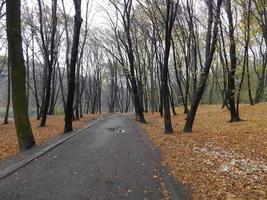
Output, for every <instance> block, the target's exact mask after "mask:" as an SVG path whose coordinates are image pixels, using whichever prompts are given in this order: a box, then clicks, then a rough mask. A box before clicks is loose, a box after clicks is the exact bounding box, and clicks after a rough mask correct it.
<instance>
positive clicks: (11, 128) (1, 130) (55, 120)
mask: <svg viewBox="0 0 267 200" xmlns="http://www.w3.org/2000/svg"><path fill="white" fill-rule="evenodd" d="M98 116H99V115H97V114H96V115H84V118H81V119H80V120H75V121H74V123H73V127H74V128H75V129H76V128H81V127H82V126H83V125H85V122H87V121H89V120H92V119H95V118H97V117H98ZM47 117H48V118H47V125H46V127H42V128H40V127H39V125H40V121H37V120H36V119H35V118H31V119H30V121H31V125H32V130H33V136H34V139H35V141H36V143H37V144H42V143H45V142H46V141H47V140H49V139H51V138H53V137H56V136H58V135H60V134H62V133H63V130H64V116H63V115H49V116H47ZM18 151H19V149H18V143H17V137H16V131H15V125H14V122H10V123H9V124H7V125H2V124H1V125H0V160H2V159H5V158H8V157H10V156H12V155H15V154H16V153H18Z"/></svg>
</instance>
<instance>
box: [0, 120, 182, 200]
mask: <svg viewBox="0 0 267 200" xmlns="http://www.w3.org/2000/svg"><path fill="white" fill-rule="evenodd" d="M166 191H168V192H166ZM166 193H169V197H170V198H169V199H174V200H178V199H186V197H185V195H184V192H183V189H182V186H179V185H177V184H175V183H174V181H173V178H172V177H170V176H169V175H168V173H167V172H166V170H165V169H164V168H163V167H162V166H161V165H160V158H159V153H158V152H157V151H156V150H155V149H154V148H153V145H151V143H150V142H149V140H148V139H147V138H146V136H145V135H144V133H143V131H142V130H141V129H140V128H139V127H138V126H137V125H136V124H135V123H134V122H133V121H131V120H130V119H129V118H128V117H127V116H124V115H112V116H108V117H104V118H103V119H101V120H99V121H98V122H96V123H95V124H94V125H93V126H91V127H90V128H88V129H86V130H83V131H82V132H81V133H79V134H77V135H76V136H75V137H73V138H71V139H69V140H68V141H66V142H65V143H63V144H61V145H59V146H57V147H55V148H53V149H51V150H50V151H48V152H47V153H45V154H44V155H42V156H40V157H38V158H37V159H35V160H33V161H32V162H30V163H28V164H27V165H26V166H24V167H22V168H20V169H18V170H16V171H15V172H14V173H12V174H10V175H9V176H7V177H5V178H3V179H1V180H0V199H8V200H10V199H20V200H23V199H25V200H39V199H44V200H53V199H55V200H57V199H58V200H69V199H73V200H76V199H77V200H79V199H81V200H83V199H89V200H125V199H132V200H160V199H168V198H167V197H168V195H166Z"/></svg>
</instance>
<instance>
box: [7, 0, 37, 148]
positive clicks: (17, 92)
mask: <svg viewBox="0 0 267 200" xmlns="http://www.w3.org/2000/svg"><path fill="white" fill-rule="evenodd" d="M20 13H21V11H20V0H8V1H7V2H6V14H7V16H6V25H7V40H8V60H9V65H10V66H11V80H12V100H13V112H14V119H15V126H16V131H17V137H18V142H19V148H20V150H24V149H27V148H30V147H32V146H33V145H35V141H34V138H33V135H32V130H31V125H30V121H29V116H28V106H27V97H26V80H25V76H26V69H25V64H24V58H23V49H22V37H21V22H20Z"/></svg>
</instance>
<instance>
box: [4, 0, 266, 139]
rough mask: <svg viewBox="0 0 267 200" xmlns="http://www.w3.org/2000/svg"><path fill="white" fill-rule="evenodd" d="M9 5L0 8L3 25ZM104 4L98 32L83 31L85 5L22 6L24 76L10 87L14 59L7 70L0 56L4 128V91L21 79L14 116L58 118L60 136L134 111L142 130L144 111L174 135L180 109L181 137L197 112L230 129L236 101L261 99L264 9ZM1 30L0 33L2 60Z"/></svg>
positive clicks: (129, 0) (150, 0) (45, 2)
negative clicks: (218, 116) (225, 116)
mask: <svg viewBox="0 0 267 200" xmlns="http://www.w3.org/2000/svg"><path fill="white" fill-rule="evenodd" d="M6 2H7V1H0V20H3V19H4V18H5V17H6V13H5V11H4V8H5V5H6ZM12 2H13V1H12ZM108 2H109V3H108V8H102V9H103V10H104V12H105V13H106V19H107V23H106V25H105V26H100V27H98V28H95V27H94V26H90V24H91V21H90V17H91V14H90V10H91V8H92V3H93V2H92V1H90V0H86V1H84V2H82V1H81V0H74V1H73V5H74V7H71V6H70V5H69V4H66V5H65V3H66V1H64V0H61V1H58V0H37V1H36V2H35V3H32V4H29V3H27V1H25V2H24V3H23V4H22V9H21V10H22V13H21V15H22V16H23V17H22V19H21V22H20V21H19V22H20V23H21V36H22V38H21V39H22V47H18V46H16V48H17V50H19V48H22V50H23V54H24V57H25V63H24V67H25V66H26V69H21V68H18V70H21V72H20V73H22V77H21V76H20V78H18V79H16V80H13V79H14V76H16V73H15V74H14V68H16V67H14V66H17V65H16V63H17V60H20V59H22V58H21V55H20V54H18V55H19V56H17V57H16V59H15V60H12V62H13V64H11V63H10V59H9V65H7V63H8V62H7V61H5V57H7V56H6V55H5V56H4V55H0V56H1V58H3V62H2V61H1V66H0V76H1V77H0V81H2V82H3V83H4V84H2V82H1V85H2V87H5V94H3V95H1V94H0V100H1V101H0V103H1V102H4V103H3V105H4V106H5V108H6V109H5V111H4V112H3V113H4V114H5V116H4V118H5V119H4V123H7V122H8V117H9V115H10V114H12V109H10V110H9V107H10V101H11V96H10V95H11V85H14V84H13V82H15V83H17V82H18V81H26V86H25V90H26V94H25V95H26V103H27V105H26V106H28V105H29V106H28V107H29V110H28V108H27V107H24V106H25V105H24V99H23V98H24V96H22V98H21V100H20V102H22V104H20V105H23V111H21V112H20V113H23V112H24V114H25V112H29V113H30V115H36V118H37V119H38V120H41V121H40V126H45V125H46V119H47V116H48V115H53V114H57V113H60V114H63V113H65V127H64V131H65V132H69V131H71V130H72V121H73V120H79V119H80V118H81V117H83V114H85V113H86V114H88V113H93V114H94V113H101V112H103V111H109V112H111V113H113V112H129V111H135V114H136V116H138V118H139V119H140V121H141V122H145V115H144V113H146V112H150V111H151V112H152V113H153V114H154V113H156V112H157V113H159V114H160V115H161V116H162V117H164V129H165V133H171V132H173V128H172V123H171V122H172V120H171V118H172V114H173V115H176V114H177V109H176V107H177V106H178V105H181V106H183V113H184V114H186V116H185V126H184V129H183V130H184V132H191V131H192V129H193V123H194V119H195V116H196V113H197V110H198V106H199V104H202V103H203V104H215V103H216V104H222V108H226V109H228V110H229V113H230V116H231V118H230V122H237V121H239V120H240V118H242V116H240V115H242V112H240V109H239V108H240V106H239V104H240V103H250V104H251V105H253V104H254V103H260V102H261V101H265V100H266V99H267V96H266V87H267V73H266V66H267V53H266V52H267V48H266V46H267V28H266V27H267V23H266V19H267V17H266V16H267V15H266V9H265V8H266V6H267V3H266V1H258V0H248V1H241V0H236V1H232V0H225V1H223V0H207V1H200V0H196V1H195V0H184V1H178V0H165V1H162V0H146V1H139V0H136V1H133V0H109V1H108ZM9 5H10V3H9ZM71 5H72V4H71ZM13 7H14V6H13ZM73 10H75V16H74V17H72V16H70V13H71V12H72V11H73ZM13 14H14V13H13ZM82 18H85V23H82ZM16 23H18V22H17V21H16ZM5 26H7V24H5V23H1V25H0V42H1V44H2V43H3V45H2V47H0V50H1V52H4V51H3V49H4V48H5V42H6V37H5V32H6V31H5ZM9 30H10V29H9ZM9 38H10V36H9ZM9 38H8V39H9ZM15 38H16V39H17V38H18V37H15ZM9 43H10V42H9ZM9 45H10V44H9ZM16 45H18V44H17V43H16ZM11 50H12V47H11ZM13 50H14V49H13ZM8 56H9V57H11V56H12V55H8ZM20 62H21V60H20ZM14 63H15V64H14ZM20 66H21V65H20ZM16 70H17V68H16ZM24 73H25V74H26V78H25V75H24ZM12 74H13V75H12ZM23 77H24V79H23ZM11 83H12V84H11ZM20 85H23V84H20ZM24 85H25V84H24ZM21 87H24V86H21ZM13 90H16V84H15V85H14V88H13V87H12V96H13V95H15V96H16V95H22V94H21V93H20V92H18V94H16V92H15V94H13V93H14V92H13ZM16 91H18V90H16ZM22 91H24V89H23V90H22ZM23 95H24V94H23ZM253 97H254V98H253ZM13 101H14V102H16V99H13ZM14 107H16V105H14ZM20 108H21V109H22V107H20ZM15 112H16V115H17V116H18V113H17V111H15V110H14V115H15ZM26 114H27V113H26ZM24 117H26V118H27V116H24ZM26 121H27V120H26ZM17 122H18V121H17ZM27 123H28V122H25V124H26V126H25V127H28V124H27ZM27 129H28V130H29V127H28V128H27ZM19 131H20V132H21V130H19ZM29 133H30V131H29ZM30 135H31V133H30ZM29 137H30V136H29Z"/></svg>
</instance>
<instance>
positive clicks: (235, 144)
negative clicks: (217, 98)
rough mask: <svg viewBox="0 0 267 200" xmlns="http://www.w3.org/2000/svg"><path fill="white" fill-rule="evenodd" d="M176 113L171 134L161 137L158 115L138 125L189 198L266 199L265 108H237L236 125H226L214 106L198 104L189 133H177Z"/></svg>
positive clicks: (180, 117)
mask: <svg viewBox="0 0 267 200" xmlns="http://www.w3.org/2000/svg"><path fill="white" fill-rule="evenodd" d="M182 110H183V109H182V108H178V109H177V111H178V112H177V113H179V115H178V116H173V118H172V124H173V128H174V132H175V133H174V134H172V135H165V134H164V133H163V118H161V117H160V116H159V114H154V115H153V114H151V113H149V114H146V116H145V117H146V121H147V124H140V125H141V126H142V128H143V129H144V130H145V131H146V133H147V135H148V136H149V137H150V138H151V139H152V141H153V142H154V144H155V145H156V146H157V147H158V148H159V149H160V150H161V152H162V159H163V164H165V165H167V166H168V167H169V169H170V170H171V173H172V174H173V175H174V177H175V178H176V179H177V180H178V181H180V182H182V183H184V184H186V185H188V186H189V190H190V191H191V192H192V193H193V195H192V196H193V199H228V200H230V199H235V200H236V199H267V103H262V104H259V105H255V106H250V105H241V107H240V111H241V118H242V119H243V120H244V121H241V122H238V123H228V122H227V121H228V120H229V113H228V111H227V110H226V109H224V110H222V109H220V106H219V105H201V106H200V108H199V110H198V113H197V116H196V120H195V124H194V127H193V133H191V134H184V133H183V132H182V128H183V126H184V119H185V115H184V114H181V113H182Z"/></svg>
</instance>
